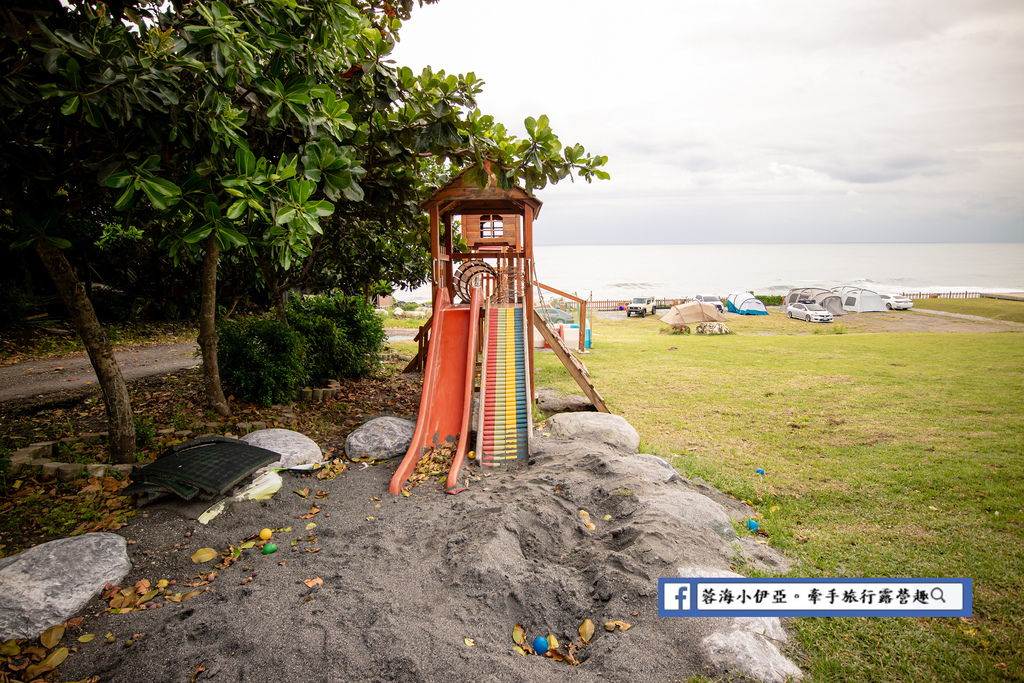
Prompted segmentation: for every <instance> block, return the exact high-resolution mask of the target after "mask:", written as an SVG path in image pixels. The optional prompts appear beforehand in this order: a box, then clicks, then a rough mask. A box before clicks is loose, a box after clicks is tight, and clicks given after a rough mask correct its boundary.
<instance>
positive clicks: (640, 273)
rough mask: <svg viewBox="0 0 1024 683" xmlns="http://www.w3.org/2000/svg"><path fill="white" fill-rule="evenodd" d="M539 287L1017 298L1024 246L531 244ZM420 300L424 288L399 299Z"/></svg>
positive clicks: (614, 294)
mask: <svg viewBox="0 0 1024 683" xmlns="http://www.w3.org/2000/svg"><path fill="white" fill-rule="evenodd" d="M534 256H535V258H534V261H535V266H536V270H537V279H538V281H539V282H541V283H543V284H545V285H548V286H550V287H554V288H556V289H560V290H562V291H567V292H572V293H574V294H576V295H577V296H580V297H581V298H584V299H586V298H593V299H595V300H609V299H612V300H615V299H627V298H632V297H634V296H655V297H658V298H682V297H687V296H692V295H694V294H698V293H700V294H714V295H717V296H720V297H722V298H724V297H726V296H728V295H729V294H731V293H732V292H737V291H753V292H754V293H755V294H764V295H781V294H785V293H786V292H788V291H789V290H790V289H792V288H795V287H811V286H819V287H824V288H826V289H831V288H833V287H842V286H845V285H851V286H856V287H862V288H865V289H870V290H874V291H877V292H880V293H886V294H901V293H908V294H909V293H922V294H927V293H947V292H978V293H996V292H1021V291H1024V242H829V243H816V244H805V243H799V244H779V243H770V244H769V243H760V244H653V245H652V244H626V245H606V244H586V245H537V246H535V247H534ZM395 297H396V299H399V300H406V301H427V300H429V298H430V288H429V286H424V287H420V288H418V289H416V290H412V291H411V292H396V294H395Z"/></svg>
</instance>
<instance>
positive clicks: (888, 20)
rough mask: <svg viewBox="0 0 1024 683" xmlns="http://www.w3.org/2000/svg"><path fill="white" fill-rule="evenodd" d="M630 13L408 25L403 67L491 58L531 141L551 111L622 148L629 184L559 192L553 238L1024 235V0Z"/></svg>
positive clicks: (432, 11)
mask: <svg viewBox="0 0 1024 683" xmlns="http://www.w3.org/2000/svg"><path fill="white" fill-rule="evenodd" d="M631 9H632V11H631V12H629V13H627V12H624V11H623V7H622V6H621V3H614V4H613V3H611V2H606V1H604V0H590V1H589V2H588V3H586V4H585V6H581V5H580V4H579V3H576V2H568V1H567V0H546V1H543V2H542V1H541V0H520V2H517V3H504V4H496V3H481V2H479V1H476V0H443V2H440V3H438V4H437V5H430V6H426V7H423V8H420V9H417V10H415V11H414V13H413V17H412V19H411V20H410V21H409V22H408V23H407V24H406V26H405V27H404V28H403V30H402V43H401V45H400V47H399V49H398V50H397V51H396V60H397V61H398V62H399V63H400V64H408V65H409V66H411V67H413V68H419V67H421V66H424V65H426V64H428V63H429V64H431V65H432V66H434V67H435V68H444V69H446V70H447V71H449V72H465V71H475V72H476V74H477V75H478V76H479V77H481V78H483V79H484V80H485V81H487V85H486V86H485V88H484V93H483V95H482V96H481V98H480V105H481V108H482V109H483V110H484V111H486V112H488V113H492V114H494V115H495V116H496V117H497V118H498V119H499V120H501V121H504V122H505V123H506V125H507V126H508V127H509V128H510V130H512V131H514V132H517V133H518V134H519V135H523V134H524V131H523V128H522V123H521V122H522V120H523V119H524V118H525V117H526V116H528V115H533V116H537V115H539V114H541V113H546V114H548V115H549V116H550V118H551V122H552V127H553V128H554V130H555V131H556V133H558V135H559V136H560V137H561V139H562V141H563V142H566V143H568V142H580V143H582V144H583V145H584V146H585V147H586V148H587V149H588V151H591V152H594V153H598V154H606V155H608V156H609V158H610V161H609V165H608V171H609V172H610V173H611V174H612V180H611V181H607V182H597V183H594V184H591V185H588V184H586V183H580V182H577V183H575V184H570V183H568V182H563V183H562V184H560V185H559V186H557V187H551V188H547V189H545V190H544V191H543V192H542V193H541V195H540V198H541V199H542V200H543V201H544V202H545V210H544V213H543V215H542V219H543V220H544V221H545V226H546V230H545V231H544V232H543V233H542V232H538V240H541V241H543V240H544V239H548V240H549V241H554V242H563V243H565V242H571V241H572V240H573V239H582V240H593V241H598V242H605V243H610V242H615V241H621V240H622V239H623V236H624V235H625V236H626V237H627V238H629V239H630V240H632V241H648V242H662V241H685V240H687V239H692V238H694V236H696V237H704V236H706V235H707V234H708V232H709V226H713V228H714V230H727V231H729V232H730V234H736V235H750V236H752V237H763V235H764V234H765V232H766V231H770V230H773V229H777V228H778V226H790V229H791V230H795V229H796V227H794V226H802V225H805V226H808V231H811V230H812V229H813V230H814V231H816V232H814V234H820V231H821V230H822V229H823V227H822V226H826V228H825V229H827V226H830V225H831V226H834V230H836V231H837V232H846V233H849V231H850V230H852V229H858V228H859V229H860V232H861V233H863V234H875V233H877V232H884V233H885V234H892V233H897V234H899V235H903V236H904V237H905V238H906V239H907V240H911V241H913V240H915V239H925V240H930V239H933V238H941V239H946V240H948V239H950V237H951V236H955V234H956V231H958V230H963V234H962V238H963V239H967V240H970V239H978V240H991V241H1008V240H1009V241H1024V95H1021V92H1022V90H1021V88H1020V84H1021V83H1024V4H1022V3H1020V2H1019V0H973V1H972V2H960V1H958V0H857V1H855V0H834V1H832V2H825V3H808V2H804V1H800V2H798V1H797V0H777V1H776V2H771V3H768V2H764V1H763V0H722V1H721V2H716V3H700V4H698V3H679V2H673V1H670V0H652V1H651V2H648V3H644V4H643V5H642V6H637V7H635V8H631ZM851 192H853V195H851V194H850V193H851ZM850 196H857V197H858V203H857V208H858V210H859V211H863V212H865V213H864V214H860V213H853V212H850V211H849V206H850V205H849V197H850ZM560 206H563V207H564V208H566V209H567V210H563V209H562V208H559V207H560ZM594 207H596V208H594ZM837 211H842V212H843V214H844V216H845V218H843V219H842V220H833V219H832V217H831V216H833V215H834V214H833V213H832V212H837ZM646 215H649V220H646V221H637V220H636V217H638V216H646ZM667 215H671V216H672V217H673V221H674V222H671V223H670V222H666V220H665V219H664V216H667ZM656 217H661V218H656ZM556 221H557V222H556ZM627 223H628V224H630V225H631V229H630V230H629V231H627V232H623V231H622V229H621V226H622V225H623V224H627ZM584 224H585V227H584ZM773 226H774V227H773ZM925 226H928V227H925ZM543 235H547V237H544V236H543ZM704 241H707V240H704ZM824 241H829V240H827V239H826V240H824ZM954 241H955V239H954Z"/></svg>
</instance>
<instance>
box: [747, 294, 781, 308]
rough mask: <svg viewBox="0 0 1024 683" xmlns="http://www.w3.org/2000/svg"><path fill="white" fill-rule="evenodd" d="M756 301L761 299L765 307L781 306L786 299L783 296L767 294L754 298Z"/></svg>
mask: <svg viewBox="0 0 1024 683" xmlns="http://www.w3.org/2000/svg"><path fill="white" fill-rule="evenodd" d="M754 298H755V299H759V300H760V301H761V303H763V304H764V305H765V306H781V305H782V300H783V299H784V298H785V297H782V296H768V295H766V294H759V295H755V296H754Z"/></svg>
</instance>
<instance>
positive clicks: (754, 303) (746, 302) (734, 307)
mask: <svg viewBox="0 0 1024 683" xmlns="http://www.w3.org/2000/svg"><path fill="white" fill-rule="evenodd" d="M725 305H726V306H728V307H729V312H730V313H739V314H740V315H768V309H766V308H765V307H764V302H762V301H761V300H760V299H758V298H757V297H755V296H754V295H753V294H751V293H750V292H733V293H732V294H730V295H729V298H728V299H726V300H725Z"/></svg>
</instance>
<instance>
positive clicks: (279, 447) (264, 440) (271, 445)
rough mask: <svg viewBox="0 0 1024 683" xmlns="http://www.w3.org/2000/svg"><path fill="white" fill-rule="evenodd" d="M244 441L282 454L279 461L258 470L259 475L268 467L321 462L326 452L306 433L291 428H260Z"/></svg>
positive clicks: (244, 437)
mask: <svg viewBox="0 0 1024 683" xmlns="http://www.w3.org/2000/svg"><path fill="white" fill-rule="evenodd" d="M242 441H244V442H246V443H248V444H252V445H253V446H259V447H260V448H266V449H267V450H268V451H274V452H275V453H279V454H280V455H281V459H280V460H278V461H277V462H275V463H271V464H269V465H267V466H266V467H264V468H261V469H259V470H257V476H259V474H261V473H263V472H265V471H267V470H268V469H274V468H277V467H295V466H296V465H305V464H307V463H316V462H321V461H322V460H323V459H324V454H323V452H322V451H321V450H320V447H319V446H317V445H316V442H315V441H313V440H312V439H311V438H309V437H308V436H306V435H305V434H300V433H299V432H295V431H292V430H291V429H260V430H258V431H255V432H252V433H251V434H246V435H245V436H243V437H242Z"/></svg>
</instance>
